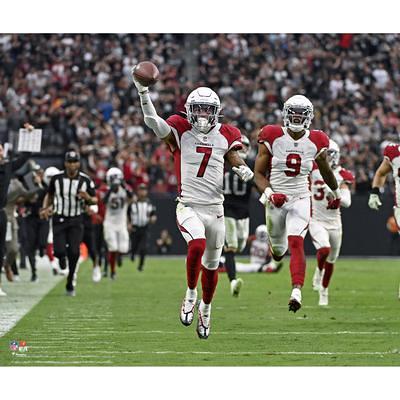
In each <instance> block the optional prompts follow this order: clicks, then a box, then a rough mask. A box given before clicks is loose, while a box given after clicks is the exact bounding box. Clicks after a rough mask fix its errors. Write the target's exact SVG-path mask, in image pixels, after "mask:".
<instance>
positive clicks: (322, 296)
mask: <svg viewBox="0 0 400 400" xmlns="http://www.w3.org/2000/svg"><path fill="white" fill-rule="evenodd" d="M328 303H329V301H328V288H324V287H322V288H321V289H320V290H319V302H318V305H319V306H327V305H328Z"/></svg>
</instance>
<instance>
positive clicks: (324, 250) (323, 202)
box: [310, 140, 354, 306]
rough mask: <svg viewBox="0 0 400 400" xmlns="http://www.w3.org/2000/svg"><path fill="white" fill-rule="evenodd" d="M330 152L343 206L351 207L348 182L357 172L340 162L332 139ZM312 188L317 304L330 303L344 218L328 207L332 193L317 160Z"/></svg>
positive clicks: (313, 171) (349, 183)
mask: <svg viewBox="0 0 400 400" xmlns="http://www.w3.org/2000/svg"><path fill="white" fill-rule="evenodd" d="M327 154H328V163H329V165H330V167H331V168H332V171H333V173H334V175H335V178H336V181H337V183H338V185H339V188H340V206H341V207H346V208H347V207H350V205H351V192H350V188H349V186H350V185H351V184H353V182H354V176H353V174H352V173H351V172H350V171H348V170H346V169H344V168H342V167H341V166H339V161H340V150H339V146H338V145H337V144H336V143H335V142H334V141H333V140H329V148H328V151H327ZM311 191H312V197H311V203H312V216H311V221H310V235H311V238H312V241H313V243H314V246H315V248H316V249H317V264H318V265H317V267H316V269H315V272H314V276H313V289H314V290H318V291H319V302H318V304H319V305H320V306H327V305H328V302H329V301H328V286H329V281H330V279H331V276H332V273H333V269H334V264H335V261H336V260H337V258H338V256H339V252H340V246H341V245H342V218H341V214H340V208H336V209H327V208H328V204H329V201H330V200H331V199H332V194H331V191H330V189H329V188H328V187H327V186H326V184H325V182H324V180H323V179H322V175H321V172H320V171H319V169H318V166H317V165H316V164H314V168H313V170H312V172H311Z"/></svg>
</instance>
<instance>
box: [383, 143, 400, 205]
mask: <svg viewBox="0 0 400 400" xmlns="http://www.w3.org/2000/svg"><path fill="white" fill-rule="evenodd" d="M383 156H384V157H385V158H386V159H388V160H389V161H390V165H391V166H392V171H393V180H394V186H395V195H394V202H395V206H396V207H399V204H400V146H399V145H398V144H389V145H388V146H386V147H385V150H384V151H383Z"/></svg>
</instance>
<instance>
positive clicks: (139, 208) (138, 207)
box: [129, 200, 156, 227]
mask: <svg viewBox="0 0 400 400" xmlns="http://www.w3.org/2000/svg"><path fill="white" fill-rule="evenodd" d="M129 211H130V217H131V223H132V225H133V226H137V227H143V226H147V225H148V224H149V222H150V218H151V217H152V216H153V215H155V213H156V208H155V206H153V204H151V203H150V201H148V200H144V201H135V202H133V203H132V204H131V206H130V210H129Z"/></svg>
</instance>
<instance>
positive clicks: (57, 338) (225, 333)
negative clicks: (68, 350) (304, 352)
mask: <svg viewBox="0 0 400 400" xmlns="http://www.w3.org/2000/svg"><path fill="white" fill-rule="evenodd" d="M54 333H56V332H55V331H54ZM103 333H113V334H134V335H148V334H167V335H179V334H185V333H186V331H184V330H181V331H157V330H154V331H127V330H124V331H114V330H111V331H105V330H103V331H102V332H101V333H98V334H93V335H91V336H99V335H101V334H103ZM213 335H231V336H235V335H400V332H384V331H377V332H373V331H371V332H368V331H359V332H357V331H336V332H315V331H311V332H306V331H290V332H285V331H282V332H280V331H259V332H234V331H232V332H213ZM42 337H43V338H44V339H46V342H47V341H49V342H51V341H64V340H65V339H71V338H74V337H77V338H79V337H81V336H80V335H76V336H75V335H74V334H72V335H68V336H59V335H58V336H57V337H56V338H48V336H47V335H40V334H39V335H36V334H35V335H34V337H33V338H32V340H30V343H35V339H39V338H42ZM96 343H97V342H96ZM107 343H109V342H107Z"/></svg>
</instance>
